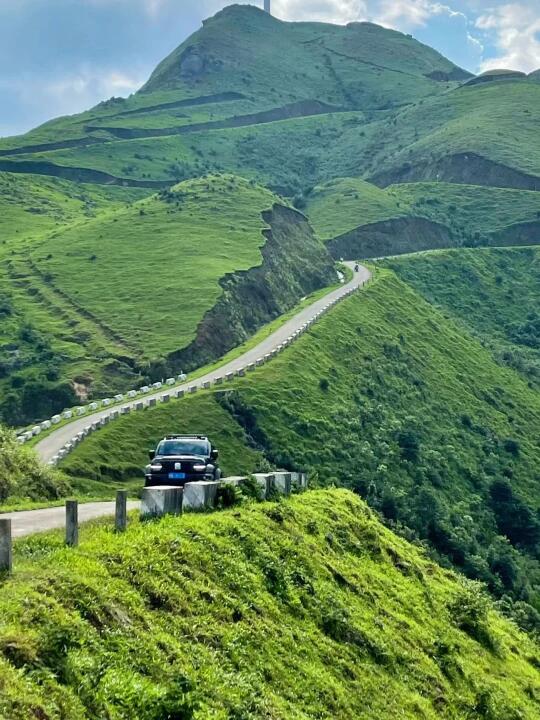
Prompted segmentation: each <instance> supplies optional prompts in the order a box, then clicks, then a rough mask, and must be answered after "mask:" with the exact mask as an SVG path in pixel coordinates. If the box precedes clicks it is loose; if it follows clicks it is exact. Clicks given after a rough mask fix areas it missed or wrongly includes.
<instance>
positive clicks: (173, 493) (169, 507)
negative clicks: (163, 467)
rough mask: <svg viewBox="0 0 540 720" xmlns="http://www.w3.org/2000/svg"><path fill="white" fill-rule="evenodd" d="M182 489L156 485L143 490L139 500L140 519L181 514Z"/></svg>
mask: <svg viewBox="0 0 540 720" xmlns="http://www.w3.org/2000/svg"><path fill="white" fill-rule="evenodd" d="M182 495H183V493H182V488H181V487H173V486H172V485H157V486H156V487H147V488H144V490H143V493H142V498H141V519H143V520H149V519H151V518H158V517H163V516H164V515H180V514H181V513H182Z"/></svg>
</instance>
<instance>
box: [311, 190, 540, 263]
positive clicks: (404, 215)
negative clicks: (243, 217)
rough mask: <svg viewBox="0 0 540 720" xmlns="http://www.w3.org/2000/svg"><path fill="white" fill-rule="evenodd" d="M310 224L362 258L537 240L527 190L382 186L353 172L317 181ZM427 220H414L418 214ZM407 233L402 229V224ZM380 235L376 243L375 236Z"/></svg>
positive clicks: (539, 228) (536, 204) (538, 227)
mask: <svg viewBox="0 0 540 720" xmlns="http://www.w3.org/2000/svg"><path fill="white" fill-rule="evenodd" d="M305 202H306V208H305V212H306V213H307V215H308V216H309V219H310V221H311V222H312V224H313V227H314V229H315V231H316V232H317V233H318V235H319V236H320V237H322V238H323V239H324V240H327V241H328V240H330V241H332V242H330V244H329V247H330V248H331V249H332V252H333V253H334V254H335V255H336V256H339V255H341V254H343V255H347V257H351V258H356V257H369V256H370V255H373V254H375V255H383V254H391V253H403V252H415V251H416V250H424V249H428V248H432V247H437V246H438V236H439V235H440V231H441V228H444V230H445V231H446V245H447V246H449V245H451V246H453V245H458V246H461V245H465V246H469V247H470V246H479V245H524V244H528V243H531V244H532V243H539V242H540V221H539V218H540V194H539V193H538V192H535V191H532V190H513V189H507V188H495V187H482V186H479V185H460V184H456V183H445V182H430V183H404V184H401V185H391V186H390V187H388V188H385V189H381V188H378V187H376V186H375V185H372V184H371V183H367V182H365V181H364V180H360V179H359V178H338V179H336V180H332V181H330V182H328V183H325V184H323V185H318V186H316V187H315V188H313V190H312V191H310V192H309V194H308V195H307V196H306V198H305ZM419 218H421V219H423V220H426V221H427V222H425V223H419V222H418V219H419ZM409 226H410V227H413V228H414V232H412V233H410V235H409V236H407V235H405V232H406V230H407V228H408V227H409ZM379 233H383V234H384V235H386V241H387V243H388V244H387V245H386V246H383V244H382V242H381V241H380V240H379V242H377V237H378V234H379Z"/></svg>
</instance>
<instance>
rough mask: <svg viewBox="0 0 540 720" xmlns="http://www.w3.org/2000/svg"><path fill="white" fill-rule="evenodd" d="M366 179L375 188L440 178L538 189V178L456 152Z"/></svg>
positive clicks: (467, 182)
mask: <svg viewBox="0 0 540 720" xmlns="http://www.w3.org/2000/svg"><path fill="white" fill-rule="evenodd" d="M368 179H369V181H370V182H372V183H374V184H375V185H378V186H379V187H387V186H388V185H392V184H393V183H406V182H421V181H425V180H431V181H433V180H440V181H443V182H451V183H465V184H467V185H488V186H494V187H507V188H515V189H517V190H540V178H539V177H536V176H535V175H528V174H527V173H524V172H521V171H520V170H515V169H514V168H511V167H508V166H507V165H502V164H501V163H497V162H494V161H493V160H488V159H487V158H485V157H482V156H481V155H477V154H476V153H457V154H455V155H448V156H446V157H443V158H439V159H438V160H434V161H429V162H418V163H416V164H414V165H412V164H410V163H405V164H404V165H402V166H401V167H399V168H395V169H392V170H386V171H384V172H381V173H376V174H375V175H373V176H372V177H371V178H368Z"/></svg>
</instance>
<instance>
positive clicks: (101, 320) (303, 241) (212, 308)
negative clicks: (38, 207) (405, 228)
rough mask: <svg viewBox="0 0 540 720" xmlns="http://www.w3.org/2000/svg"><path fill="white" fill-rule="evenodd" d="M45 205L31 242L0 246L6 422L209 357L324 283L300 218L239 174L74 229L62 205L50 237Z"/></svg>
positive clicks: (0, 382) (192, 184) (322, 267)
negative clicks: (58, 224)
mask: <svg viewBox="0 0 540 720" xmlns="http://www.w3.org/2000/svg"><path fill="white" fill-rule="evenodd" d="M46 189H47V185H44V186H43V187H42V188H41V192H42V193H43V192H45V191H46ZM60 189H64V187H63V186H60ZM117 191H118V192H122V193H124V196H125V197H126V198H128V197H129V195H126V191H125V190H123V189H122V190H121V189H120V188H118V189H117ZM6 201H7V202H9V198H8V197H7V196H4V198H3V202H6ZM36 202H37V201H36ZM44 202H46V203H47V205H46V212H45V211H44V212H43V214H39V215H38V217H39V218H43V225H42V230H43V233H42V234H41V236H39V235H37V236H34V237H33V238H32V241H31V242H22V241H20V240H19V239H18V238H17V236H16V235H15V237H13V236H12V237H11V240H10V242H9V244H6V245H5V246H3V247H4V249H0V257H2V256H3V257H4V258H5V263H4V265H3V270H2V274H3V275H4V279H5V282H4V284H3V288H2V296H1V297H2V298H3V301H4V304H3V310H2V313H3V314H4V316H5V318H6V322H5V323H4V324H3V326H2V331H1V336H0V338H1V339H2V341H3V347H2V349H1V350H0V353H1V354H0V360H1V362H2V365H3V371H2V373H1V376H0V387H3V390H4V397H3V399H2V402H1V403H0V416H3V417H4V419H6V420H9V421H11V422H12V423H14V424H15V423H23V422H25V421H31V420H32V419H37V418H46V417H50V416H51V414H53V413H54V412H58V411H59V410H62V409H63V408H64V407H65V406H69V405H73V404H77V401H80V400H83V401H84V400H85V399H87V398H88V397H92V396H94V397H103V396H104V395H107V394H114V392H118V391H121V390H123V389H130V388H132V387H134V386H135V385H137V384H144V382H145V380H148V379H159V380H161V379H162V378H163V377H164V376H169V375H170V374H171V373H172V374H176V373H179V372H181V371H182V370H190V369H192V368H193V367H198V366H200V365H201V364H204V363H205V362H208V361H210V360H214V359H216V358H217V357H220V356H221V355H223V354H224V353H225V352H227V351H228V350H230V349H232V348H233V347H235V346H236V345H237V344H239V343H240V342H242V341H243V340H245V339H246V338H247V337H249V336H250V335H251V334H253V332H255V331H256V330H257V329H258V328H259V327H260V326H261V325H262V324H264V323H265V322H268V321H270V320H272V319H273V318H275V317H277V316H278V315H281V314H282V313H283V312H286V311H287V310H289V309H290V308H291V307H292V306H294V305H295V304H296V302H297V301H298V300H299V299H300V298H302V297H304V296H305V295H307V294H309V293H310V292H312V291H313V290H316V289H319V288H321V287H323V286H324V285H328V284H332V283H335V282H336V280H337V275H336V273H335V270H334V267H333V262H332V260H331V258H330V256H329V255H328V253H327V251H326V250H325V248H324V247H323V245H322V244H321V243H320V242H319V241H318V240H316V239H315V238H314V237H313V233H312V231H311V228H310V227H309V225H308V223H307V221H306V220H305V218H303V216H301V215H300V214H299V213H297V212H296V211H295V210H293V209H291V208H289V207H288V206H287V205H286V204H284V203H283V202H282V201H281V200H280V199H279V198H278V197H277V196H275V195H274V194H272V193H271V192H269V191H268V190H266V189H264V188H262V187H260V186H257V185H255V184H254V183H250V182H248V181H246V180H243V179H241V178H235V177H233V176H228V175H223V176H222V175H220V176H211V177H206V178H202V179H197V180H192V181H186V182H184V183H181V184H179V185H176V186H174V187H173V188H171V189H170V190H167V191H162V192H161V193H160V194H158V195H153V196H151V197H150V198H147V199H144V200H139V201H137V202H135V203H131V202H130V203H128V204H127V205H124V206H123V207H120V208H118V207H114V206H112V205H111V203H109V205H108V206H107V207H106V209H105V210H104V211H103V212H100V213H97V214H96V216H95V217H85V216H84V215H82V213H81V216H82V218H81V220H80V221H78V222H71V220H72V218H73V217H76V214H74V215H70V214H69V213H68V209H70V208H71V207H72V205H74V204H75V203H74V202H72V205H64V208H63V210H62V212H63V213H64V215H66V217H63V216H62V219H63V222H64V225H62V224H60V226H59V227H56V225H57V223H55V224H54V230H53V231H52V232H45V230H48V229H50V227H51V225H52V223H51V222H50V221H51V220H53V219H54V218H56V217H57V211H56V210H55V209H54V206H53V205H52V203H51V201H50V200H47V201H44ZM83 207H84V206H83ZM19 212H23V208H20V210H19ZM91 215H92V213H91ZM19 217H20V216H19ZM31 217H34V215H31ZM47 222H49V224H48V225H47ZM21 225H23V223H21ZM23 227H24V225H23ZM16 238H17V241H15V239H16ZM254 285H260V289H259V290H258V291H257V292H255V291H254V290H253V286H254ZM278 288H279V291H278ZM163 318H167V320H166V323H165V324H164V323H163Z"/></svg>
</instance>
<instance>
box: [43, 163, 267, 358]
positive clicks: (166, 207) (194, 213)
mask: <svg viewBox="0 0 540 720" xmlns="http://www.w3.org/2000/svg"><path fill="white" fill-rule="evenodd" d="M276 199H277V198H276V197H275V196H273V195H272V194H271V193H269V192H268V191H267V190H264V189H263V188H260V187H256V186H252V185H250V184H249V183H248V182H246V181H243V180H241V179H236V178H234V177H232V176H225V177H210V178H206V179H201V180H197V181H192V182H187V183H184V184H182V185H180V186H177V187H175V188H173V190H172V193H171V194H170V195H167V196H166V197H161V196H154V197H152V198H150V199H148V200H144V201H142V202H140V203H137V204H136V205H135V206H133V207H129V208H127V209H126V210H123V211H121V212H119V213H117V214H115V215H114V216H113V217H106V218H104V219H97V220H95V221H93V222H89V223H87V224H86V225H83V226H78V227H77V228H76V229H74V230H73V231H67V232H64V233H60V234H58V235H57V236H56V237H53V238H50V239H49V240H48V241H47V242H46V243H45V244H44V246H43V247H37V248H36V249H35V250H34V252H33V254H32V258H33V259H34V260H35V262H36V264H37V266H38V268H39V269H40V271H41V272H42V273H43V274H45V275H47V276H49V277H50V283H51V284H52V285H53V286H54V287H58V288H59V289H61V290H62V291H63V292H65V293H66V294H67V295H69V297H70V299H71V300H72V302H73V303H74V304H76V305H80V306H81V307H82V308H84V309H85V310H88V311H90V312H91V313H92V314H93V315H95V317H97V318H98V319H99V320H100V321H101V322H103V324H104V325H106V326H108V327H111V328H114V330H115V332H116V333H117V334H119V335H120V336H121V338H122V340H123V341H124V342H125V344H126V345H127V346H128V347H131V348H133V349H134V350H136V352H137V353H138V355H139V357H140V358H142V359H152V358H154V357H155V356H156V354H162V353H167V352H170V351H172V350H176V349H177V348H180V347H183V346H184V345H187V344H188V343H189V342H190V341H191V340H192V339H193V338H194V337H195V332H196V329H197V326H198V324H199V323H200V321H201V320H202V318H203V316H204V314H205V313H206V312H207V311H208V310H209V309H210V308H212V307H213V306H214V304H215V303H216V301H217V299H218V298H219V296H220V295H221V293H222V292H223V290H222V288H221V287H220V285H219V280H220V279H221V278H223V277H224V275H226V274H227V273H231V272H235V271H241V270H247V269H249V268H250V267H253V266H255V265H260V264H261V262H262V256H261V252H260V250H261V247H262V245H264V243H265V238H264V236H263V234H262V230H263V229H264V228H265V223H264V221H263V220H262V217H261V213H262V212H263V211H264V210H268V209H270V208H271V207H272V204H273V203H274V202H275V201H276ZM172 307H175V308H177V311H176V312H171V309H172ZM164 318H166V324H165V325H164V324H163V319H164Z"/></svg>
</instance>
